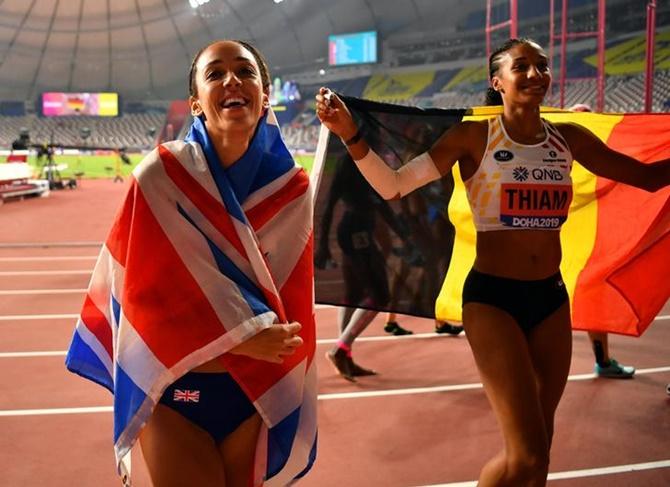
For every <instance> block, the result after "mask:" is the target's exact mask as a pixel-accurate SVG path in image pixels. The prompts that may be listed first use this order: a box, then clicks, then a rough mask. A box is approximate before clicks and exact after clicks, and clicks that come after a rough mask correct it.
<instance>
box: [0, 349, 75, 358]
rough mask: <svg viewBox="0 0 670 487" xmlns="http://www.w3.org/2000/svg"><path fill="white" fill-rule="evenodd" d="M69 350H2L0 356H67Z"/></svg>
mask: <svg viewBox="0 0 670 487" xmlns="http://www.w3.org/2000/svg"><path fill="white" fill-rule="evenodd" d="M66 354H67V350H52V351H41V352H2V353H0V358H35V357H65V355H66Z"/></svg>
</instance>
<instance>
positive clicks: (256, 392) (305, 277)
mask: <svg viewBox="0 0 670 487" xmlns="http://www.w3.org/2000/svg"><path fill="white" fill-rule="evenodd" d="M313 260H314V258H313V236H310V238H309V241H308V242H307V245H306V246H305V250H304V252H303V253H302V255H301V256H300V258H299V260H298V262H297V264H296V266H295V268H294V269H293V271H292V272H291V275H290V277H289V278H288V280H287V281H286V283H285V284H284V287H283V288H282V289H281V291H280V295H281V298H282V301H283V303H284V306H285V307H286V314H287V321H289V322H291V321H297V322H299V323H300V324H301V325H302V329H301V330H300V336H301V337H302V338H303V340H304V343H305V345H303V346H302V347H299V348H297V349H296V351H295V353H294V354H293V355H291V356H288V357H286V358H285V359H284V362H283V363H282V364H272V363H270V362H263V361H260V360H254V359H252V358H249V357H245V356H241V355H233V354H230V353H227V354H225V355H224V356H223V363H224V365H225V366H226V368H227V369H228V370H229V371H230V373H231V374H233V376H234V378H235V380H236V381H237V383H238V384H240V387H242V389H243V390H244V391H245V393H246V394H247V396H248V397H249V398H250V399H251V400H252V401H255V400H256V399H257V398H258V397H260V396H262V395H263V394H264V393H265V392H266V391H267V390H268V389H269V388H271V387H272V386H273V385H274V384H276V383H277V382H278V381H279V380H281V379H282V377H284V376H285V375H286V374H287V373H288V372H289V371H291V370H292V369H293V368H294V367H295V366H296V365H298V364H299V363H300V362H302V361H303V360H305V358H307V366H308V367H309V364H311V362H312V360H313V359H314V352H315V347H316V331H315V322H314V315H313V310H312V303H313V301H314V296H313V290H314V289H313V288H314V286H313V283H312V279H313V276H314V263H313ZM308 344H311V345H308Z"/></svg>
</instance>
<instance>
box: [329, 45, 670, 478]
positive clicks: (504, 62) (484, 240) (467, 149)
mask: <svg viewBox="0 0 670 487" xmlns="http://www.w3.org/2000/svg"><path fill="white" fill-rule="evenodd" d="M489 73H490V82H491V88H490V90H489V93H488V99H489V101H488V103H489V104H500V105H502V107H503V113H502V114H501V115H498V116H497V117H494V118H491V119H489V120H483V121H466V122H461V123H459V124H457V125H455V126H454V127H452V128H451V129H449V130H448V131H447V132H445V133H444V135H442V137H441V138H440V139H439V140H438V141H437V142H436V143H435V145H434V146H433V147H432V148H431V149H430V150H429V151H428V152H425V153H423V154H421V155H419V156H417V157H416V158H415V159H413V160H411V161H409V162H408V163H407V164H405V165H404V166H403V167H401V168H400V169H398V170H393V169H391V168H390V167H388V166H387V165H386V164H385V163H384V162H383V161H382V159H381V158H380V157H379V156H378V155H377V154H375V153H374V152H373V151H372V150H370V148H369V146H368V144H367V143H366V141H365V139H364V138H362V137H359V133H358V127H357V126H356V123H355V122H354V120H353V119H352V117H351V114H350V112H349V110H348V109H347V107H346V105H345V104H344V103H343V102H342V100H341V99H340V98H339V97H337V96H336V95H335V94H333V93H331V92H330V90H328V89H327V88H322V89H321V90H320V92H319V94H318V95H317V97H316V100H317V105H316V106H317V114H318V116H319V118H320V119H321V122H322V123H323V124H324V125H325V126H326V127H327V128H328V129H329V130H330V131H331V132H333V133H334V134H336V135H337V136H339V137H340V138H341V139H342V140H344V141H348V142H350V144H349V145H348V146H347V150H348V151H349V153H350V154H351V156H352V158H353V159H354V161H356V165H357V167H358V168H359V170H360V171H361V173H362V174H363V175H364V176H365V178H366V179H367V180H368V181H369V182H370V184H371V185H372V186H373V187H374V188H375V190H376V191H377V192H378V193H379V194H380V195H381V196H383V197H384V198H389V199H390V198H394V197H398V196H400V197H402V196H405V195H407V194H408V193H410V192H412V191H414V190H415V189H417V188H419V187H421V186H423V185H425V184H428V183H429V182H431V181H434V180H437V179H440V178H441V177H442V176H443V175H446V174H449V173H451V169H452V166H453V165H454V164H455V163H456V161H458V164H459V169H460V173H461V176H462V177H463V180H464V182H465V186H466V190H467V194H468V200H469V202H470V206H471V209H472V212H473V219H474V223H475V227H476V229H477V254H476V258H475V261H474V264H473V267H472V270H471V271H470V274H469V275H468V277H467V279H466V281H465V285H464V288H463V326H464V327H465V332H466V336H467V338H468V341H469V342H470V346H471V347H472V352H473V354H474V357H475V361H476V363H477V367H478V369H479V373H480V376H481V379H482V382H483V384H484V390H485V391H486V394H487V396H488V399H489V402H490V403H491V406H492V408H493V411H494V412H495V415H496V417H497V419H498V423H499V424H500V427H501V429H502V433H503V437H504V448H503V449H502V450H501V451H500V453H498V454H497V455H496V456H495V457H494V458H492V459H491V460H490V461H489V462H488V463H487V464H486V465H485V466H484V467H483V469H482V471H481V474H480V477H479V485H480V486H482V487H486V486H514V487H520V486H534V487H535V486H543V485H545V483H546V479H547V473H548V470H549V451H550V446H551V439H552V435H553V429H554V413H555V411H556V408H557V406H558V403H559V400H560V398H561V396H562V394H563V389H564V388H565V384H566V381H567V377H568V371H569V368H570V359H571V355H572V335H571V323H570V306H569V303H568V293H567V291H566V289H565V285H564V283H563V281H562V279H561V275H560V271H559V265H560V263H561V241H560V232H559V230H560V228H561V225H562V224H563V222H564V221H565V219H566V218H567V215H568V207H569V206H570V201H571V199H572V181H571V177H570V169H571V167H572V162H573V159H574V160H577V161H579V162H580V163H581V164H582V165H583V166H584V167H586V168H587V169H588V170H589V171H591V172H593V173H595V174H597V175H599V176H603V177H606V178H609V179H613V180H616V181H620V182H623V183H626V184H630V185H633V186H637V187H639V188H642V189H645V190H647V191H656V190H658V189H660V188H662V187H663V186H665V185H667V184H669V183H670V160H667V159H666V160H664V161H659V162H656V163H652V164H643V163H641V162H639V161H637V160H635V159H633V158H631V157H628V156H626V155H624V154H621V153H619V152H616V151H614V150H612V149H610V148H609V147H607V146H606V145H605V144H604V143H603V142H602V141H601V140H600V139H599V138H597V137H596V136H595V135H593V134H592V133H591V132H590V131H588V130H587V129H585V128H583V127H581V126H579V125H575V124H570V123H565V124H552V123H549V122H548V121H546V120H543V119H542V118H541V117H540V105H541V104H542V101H543V99H544V97H545V95H546V93H547V90H548V89H549V85H550V83H551V72H550V70H549V64H548V60H547V56H546V54H545V53H544V51H543V50H542V48H541V47H540V46H539V45H537V44H536V43H535V42H533V41H531V40H529V39H511V40H509V41H507V42H506V43H505V44H503V45H502V46H500V48H498V49H497V50H495V51H494V52H493V54H492V55H491V57H490V59H489ZM548 175H550V176H551V177H549V176H548Z"/></svg>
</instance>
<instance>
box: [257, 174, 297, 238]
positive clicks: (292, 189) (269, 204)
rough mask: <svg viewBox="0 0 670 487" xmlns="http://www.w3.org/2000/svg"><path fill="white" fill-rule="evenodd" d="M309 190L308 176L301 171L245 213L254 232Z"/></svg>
mask: <svg viewBox="0 0 670 487" xmlns="http://www.w3.org/2000/svg"><path fill="white" fill-rule="evenodd" d="M308 188H309V179H308V177H307V174H306V173H305V171H299V172H298V173H296V174H295V175H294V176H293V177H292V178H291V180H290V181H289V182H288V183H286V184H285V185H284V186H283V187H282V188H281V189H280V190H279V191H277V192H275V193H273V194H272V195H270V196H268V197H267V198H265V199H264V200H263V201H262V202H260V203H258V204H257V205H256V206H254V207H253V208H250V209H249V210H248V211H246V212H245V213H246V215H247V219H248V220H249V223H250V224H251V226H252V227H253V229H254V230H258V229H259V228H261V227H262V226H263V225H265V224H266V223H267V222H268V221H269V220H271V219H272V218H273V217H274V216H275V215H276V214H277V213H279V212H280V211H281V210H282V209H283V208H284V207H285V206H286V205H288V204H289V203H290V202H291V201H293V200H295V199H296V198H298V197H300V196H301V195H303V194H304V193H305V191H307V189H308Z"/></svg>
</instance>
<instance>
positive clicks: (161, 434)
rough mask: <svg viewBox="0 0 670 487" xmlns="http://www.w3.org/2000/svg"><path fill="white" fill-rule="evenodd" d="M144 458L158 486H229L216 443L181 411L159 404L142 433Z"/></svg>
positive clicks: (141, 443) (141, 440)
mask: <svg viewBox="0 0 670 487" xmlns="http://www.w3.org/2000/svg"><path fill="white" fill-rule="evenodd" d="M140 446H141V447H142V455H143V456H144V460H145V462H146V464H147V469H148V471H149V476H150V477H151V481H152V483H153V485H155V486H156V487H180V486H184V485H199V486H200V485H201V486H203V487H210V486H211V487H214V486H217V487H218V486H226V485H227V484H226V476H225V472H224V467H223V463H222V461H221V457H220V456H219V452H218V450H217V447H216V445H215V444H214V440H213V439H212V437H211V436H210V435H209V433H207V432H206V431H205V430H203V429H201V428H200V427H198V426H196V425H195V424H193V423H192V422H191V421H189V420H188V419H186V418H185V417H184V416H182V415H181V414H179V413H178V412H176V411H174V410H172V409H170V408H169V407H167V406H165V405H163V404H158V405H157V406H156V408H155V409H154V412H153V414H152V415H151V418H150V419H149V421H148V422H147V424H146V425H145V426H144V428H143V429H142V431H141V433H140Z"/></svg>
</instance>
